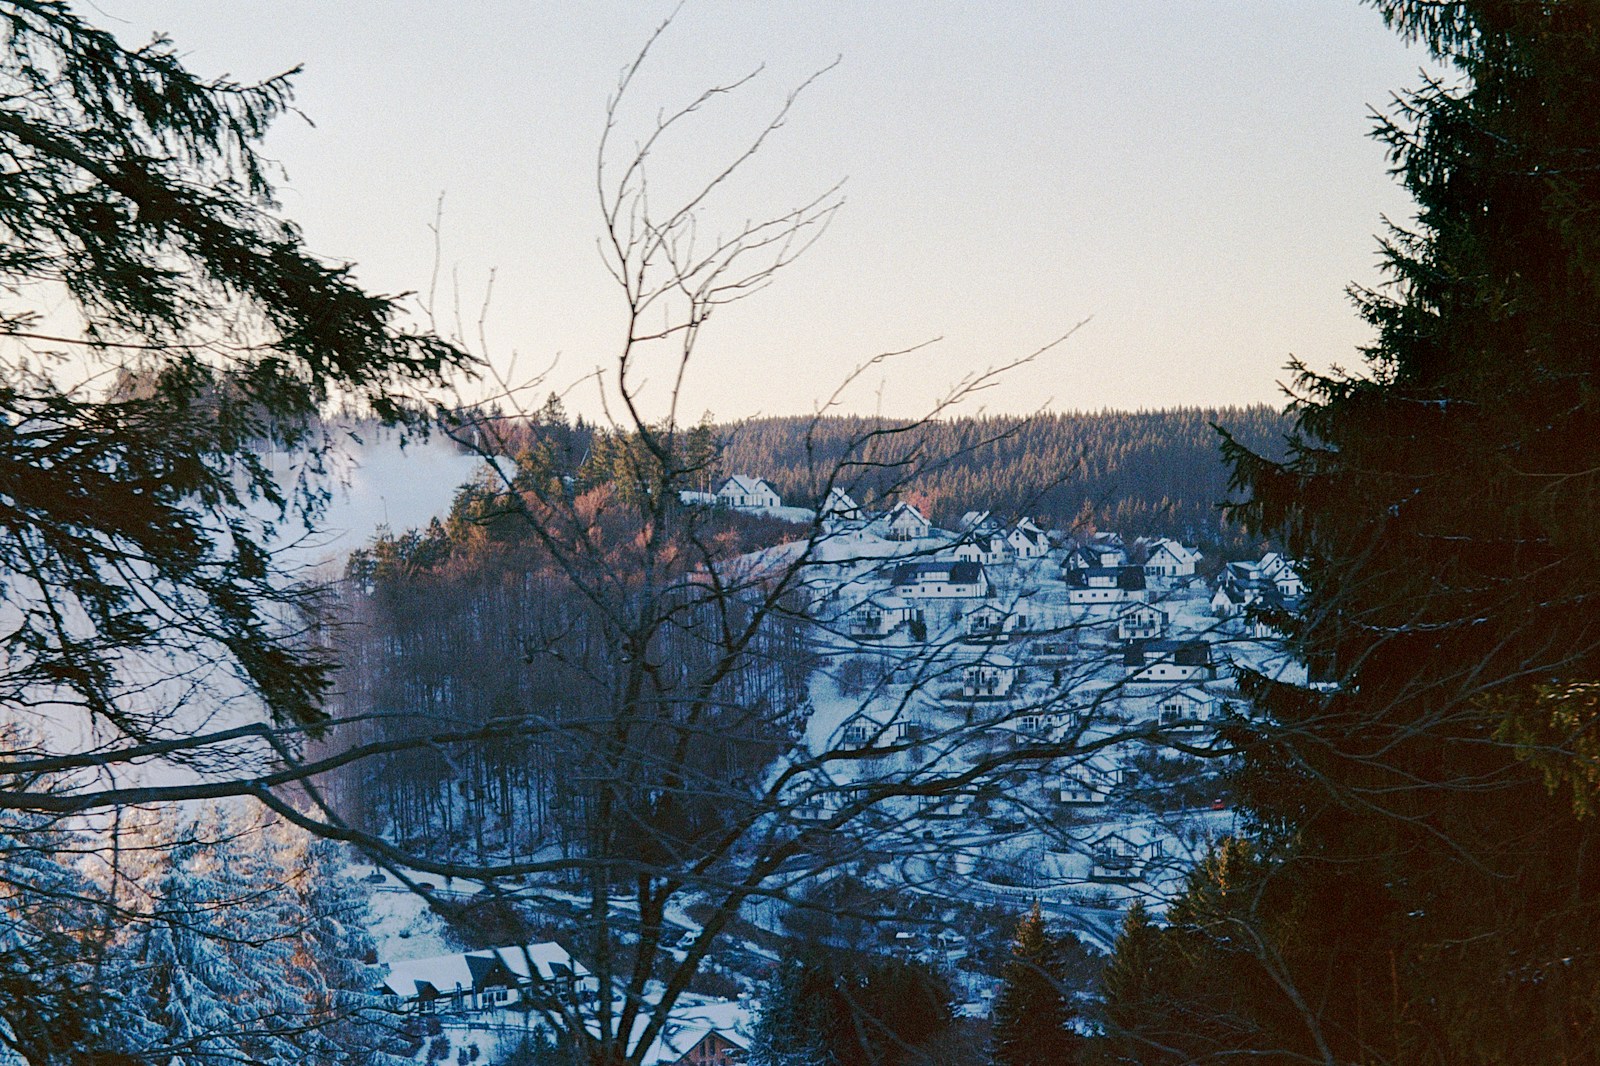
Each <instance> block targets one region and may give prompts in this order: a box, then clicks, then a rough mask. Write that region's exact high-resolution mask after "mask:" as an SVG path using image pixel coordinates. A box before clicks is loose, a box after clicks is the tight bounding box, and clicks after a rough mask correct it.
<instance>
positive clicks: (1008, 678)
mask: <svg viewBox="0 0 1600 1066" xmlns="http://www.w3.org/2000/svg"><path fill="white" fill-rule="evenodd" d="M1016 683H1017V664H1016V662H1015V661H1014V660H1012V659H1011V658H1010V657H1009V656H1006V655H985V656H984V657H983V658H982V659H980V660H978V661H977V662H975V663H971V664H970V665H968V666H967V667H965V668H964V669H963V670H962V672H961V694H962V695H963V696H965V697H966V698H967V699H971V700H1003V699H1005V698H1006V697H1007V696H1009V695H1011V690H1012V688H1013V687H1015V685H1016Z"/></svg>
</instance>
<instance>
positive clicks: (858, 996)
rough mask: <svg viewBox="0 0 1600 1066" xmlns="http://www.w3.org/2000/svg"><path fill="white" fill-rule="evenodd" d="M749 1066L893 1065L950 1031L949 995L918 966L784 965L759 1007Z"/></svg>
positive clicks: (845, 960) (808, 961)
mask: <svg viewBox="0 0 1600 1066" xmlns="http://www.w3.org/2000/svg"><path fill="white" fill-rule="evenodd" d="M761 1007H762V1013H761V1017H760V1018H759V1019H758V1021H757V1027H756V1034H755V1046H754V1047H753V1048H752V1056H751V1058H752V1061H753V1062H754V1063H756V1064H757V1066H899V1064H901V1063H916V1062H919V1061H923V1058H924V1056H923V1053H922V1051H921V1049H923V1048H925V1047H926V1046H928V1045H929V1044H930V1043H931V1042H932V1041H934V1040H935V1038H936V1037H939V1036H940V1035H941V1034H942V1033H944V1032H945V1031H946V1030H947V1029H949V1028H950V1026H951V1024H952V1022H953V1017H952V1014H951V1010H950V988H949V986H948V985H947V984H946V982H945V980H944V978H942V977H941V976H939V975H938V974H937V973H935V972H934V971H932V970H930V969H928V968H927V967H926V966H923V965H921V964H919V963H914V962H907V961H904V960H901V959H895V958H868V957H864V956H854V957H852V956H848V955H841V954H839V953H836V952H835V953H830V954H816V953H811V954H808V955H806V956H805V957H802V958H796V959H791V960H789V961H788V962H786V963H784V964H783V966H781V967H780V968H779V970H778V972H777V973H776V974H775V975H774V976H773V978H772V980H771V982H769V984H768V986H767V989H766V992H765V994H764V995H763V997H762V1001H761Z"/></svg>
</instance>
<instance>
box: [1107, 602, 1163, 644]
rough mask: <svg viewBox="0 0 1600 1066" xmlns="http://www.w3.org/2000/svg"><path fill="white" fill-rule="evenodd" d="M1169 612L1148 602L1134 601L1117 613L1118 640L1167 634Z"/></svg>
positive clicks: (1150, 637) (1149, 637)
mask: <svg viewBox="0 0 1600 1066" xmlns="http://www.w3.org/2000/svg"><path fill="white" fill-rule="evenodd" d="M1168 621H1169V619H1168V618H1167V612H1166V611H1163V610H1162V609H1161V608H1159V607H1152V606H1150V605H1149V604H1148V603H1134V604H1130V605H1128V606H1127V607H1124V608H1123V609H1122V611H1121V612H1120V613H1119V614H1118V615H1117V639H1118V640H1152V639H1154V638H1156V637H1164V636H1166V635H1167V624H1168Z"/></svg>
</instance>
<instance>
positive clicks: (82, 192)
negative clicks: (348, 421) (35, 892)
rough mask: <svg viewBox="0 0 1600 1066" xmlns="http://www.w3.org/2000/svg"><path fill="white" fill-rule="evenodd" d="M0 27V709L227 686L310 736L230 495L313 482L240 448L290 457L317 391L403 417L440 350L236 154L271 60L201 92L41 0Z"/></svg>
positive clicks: (440, 369)
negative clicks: (0, 631)
mask: <svg viewBox="0 0 1600 1066" xmlns="http://www.w3.org/2000/svg"><path fill="white" fill-rule="evenodd" d="M0 39H3V48H0V87H3V103H0V345H3V346H4V349H5V357H4V362H3V364H0V573H3V575H4V580H5V582H6V598H7V600H8V601H9V602H10V603H11V605H12V607H13V610H14V615H13V616H12V618H11V619H8V624H7V626H6V630H5V634H4V637H3V648H4V659H5V665H4V667H3V669H0V701H3V702H4V704H5V705H6V706H8V707H18V706H34V707H37V706H39V705H40V702H41V700H50V699H53V700H56V701H59V702H60V703H63V704H68V705H72V706H75V707H78V708H80V709H82V710H83V711H86V712H87V713H89V714H91V715H93V716H95V717H96V718H97V719H99V720H101V721H103V722H106V723H109V724H110V725H111V726H113V727H114V728H115V729H116V730H118V731H121V732H122V733H124V734H129V735H133V736H136V737H148V736H151V735H155V734H160V733H162V732H164V730H165V727H166V726H167V725H169V724H170V717H171V713H172V711H173V710H174V707H175V705H177V704H178V703H180V702H181V701H182V700H184V699H195V698H196V697H197V695H198V691H204V690H206V689H208V688H210V689H212V690H214V691H225V690H229V689H233V690H237V689H239V688H241V687H242V688H243V689H245V690H248V691H252V692H254V693H256V694H258V695H259V696H261V697H262V698H263V699H264V700H265V702H266V703H267V704H268V705H269V706H270V708H271V710H272V712H273V713H274V715H275V716H276V717H278V718H279V719H281V720H284V721H290V722H301V723H304V722H310V721H314V720H316V719H317V718H318V717H319V715H320V713H321V711H320V706H319V705H320V699H321V696H322V693H323V690H324V688H325V686H326V683H327V676H326V675H327V666H326V664H325V663H324V662H322V661H321V660H320V659H319V658H318V657H317V656H316V655H315V654H314V653H312V652H311V651H309V650H307V649H306V648H305V647H304V646H303V645H302V643H301V642H298V641H295V640H293V639H289V636H290V634H289V632H288V630H287V629H286V626H285V621H286V618H288V617H291V616H286V615H285V613H284V609H285V608H294V607H295V606H297V604H298V602H299V601H298V596H297V594H295V593H293V592H290V591H285V588H286V586H285V584H284V583H283V582H281V581H279V580H277V579H276V578H275V576H274V573H273V570H274V567H273V565H272V561H271V558H270V556H269V553H268V550H267V547H266V546H267V544H268V543H269V541H270V536H271V529H270V526H271V524H272V523H271V522H270V521H267V520H263V519H261V518H251V517H250V513H249V512H248V511H247V509H246V507H247V505H248V504H250V503H251V502H252V501H262V502H264V504H265V505H266V506H265V508H264V509H263V508H259V507H258V509H257V513H258V514H261V513H265V514H269V515H270V514H272V513H274V512H275V513H276V514H278V515H279V517H280V518H281V517H282V516H284V515H285V514H287V513H289V512H290V511H291V510H304V509H307V508H314V507H315V504H316V502H317V493H316V492H315V491H314V490H313V489H311V488H307V487H306V486H304V485H303V486H302V491H291V490H284V489H281V488H280V487H279V485H278V484H277V483H276V482H275V481H274V480H273V478H272V477H271V476H270V474H269V471H268V470H267V467H266V463H265V461H264V460H263V459H262V458H261V455H260V454H259V453H258V452H257V451H256V449H257V448H258V447H264V446H266V445H269V444H270V445H275V446H277V447H279V448H288V449H293V448H296V447H298V446H301V445H307V444H311V445H314V444H315V441H314V440H313V439H312V434H313V433H314V432H316V429H315V425H316V423H315V420H314V418H313V416H314V415H316V414H317V413H318V412H319V411H320V410H322V409H323V408H324V407H325V406H326V405H327V404H329V403H331V402H342V403H345V404H348V405H352V406H355V407H358V408H364V409H366V410H368V411H370V412H372V413H375V414H376V415H378V416H380V417H382V418H384V419H389V420H394V419H398V418H401V417H402V416H403V415H405V414H406V411H407V397H408V395H411V394H413V393H415V392H416V389H417V387H419V386H426V385H429V384H435V383H438V382H439V381H440V380H441V376H442V375H443V374H444V373H446V372H447V371H448V370H450V369H451V368H453V367H456V366H458V365H460V364H462V363H463V356H462V355H461V353H460V352H459V351H457V350H456V349H455V348H453V347H451V346H449V345H447V344H445V343H443V342H441V341H439V340H437V339H435V338H432V337H430V336H424V335H418V334H412V333H408V332H406V331H404V330H403V329H400V328H398V327H397V319H398V309H397V305H396V303H395V302H394V300H393V299H391V298H388V297H381V296H373V295H370V294H368V293H366V292H364V291H363V290H362V289H361V288H359V287H358V286H357V285H356V284H355V283H354V282H353V280H352V279H351V277H350V272H349V268H348V267H345V266H335V265H329V264H327V263H324V262H322V261H320V260H318V259H317V258H315V257H313V256H312V255H311V254H309V253H308V252H307V250H306V249H305V247H304V245H303V243H302V240H301V237H300V234H299V232H298V231H297V230H296V229H295V228H294V227H293V226H292V225H290V224H289V223H287V222H284V221H282V220H281V219H280V218H278V217H277V216H276V214H275V209H276V207H277V205H276V203H275V201H274V199H273V194H272V187H271V183H270V181H269V180H268V174H267V169H266V165H265V163H264V161H263V160H262V159H261V158H260V156H259V155H258V154H257V150H256V145H257V142H258V141H259V139H260V138H261V136H262V134H263V133H264V131H265V130H266V129H267V127H268V125H269V124H270V123H271V122H272V121H273V120H274V119H275V118H277V117H279V116H280V115H282V114H283V113H284V112H285V111H286V110H287V109H288V108H289V104H290V81H289V78H290V76H291V75H292V74H293V72H292V71H291V72H289V73H288V74H284V75H281V76H279V77H276V78H272V79H270V80H268V81H265V82H262V83H260V84H256V85H241V84H236V83H233V82H230V81H206V80H202V79H200V78H197V77H195V76H194V75H192V74H190V73H189V72H188V71H186V70H185V69H184V67H183V65H182V64H181V62H180V61H179V59H178V56H177V54H176V53H175V51H174V50H173V47H172V45H171V44H170V43H169V42H167V41H166V40H164V39H160V38H157V39H156V40H154V41H152V42H150V43H149V44H148V45H146V46H144V47H142V48H137V49H129V48H125V47H123V46H122V45H121V44H119V43H118V42H117V40H116V39H115V38H114V37H112V36H111V35H110V34H108V33H106V32H104V31H102V30H99V29H96V28H94V27H93V26H90V25H88V24H87V23H85V22H84V21H82V20H81V19H80V18H79V17H78V16H77V15H76V14H74V13H73V12H72V10H71V9H70V8H69V7H68V6H67V5H66V4H64V3H60V2H56V0H10V2H6V3H0ZM45 309H48V311H46V310H45ZM196 663H199V664H209V665H207V666H206V667H205V668H201V667H197V666H196ZM151 670H154V671H157V672H158V673H160V674H165V675H169V676H178V677H181V678H182V683H181V684H179V685H178V686H177V687H176V689H166V688H152V687H151V685H150V681H151V673H150V671H151ZM130 675H138V676H136V677H134V676H130ZM221 675H227V676H226V678H223V677H222V676H221ZM46 705H47V706H48V704H46Z"/></svg>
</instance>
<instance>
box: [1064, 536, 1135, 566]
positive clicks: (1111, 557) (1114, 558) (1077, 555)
mask: <svg viewBox="0 0 1600 1066" xmlns="http://www.w3.org/2000/svg"><path fill="white" fill-rule="evenodd" d="M1074 560H1077V561H1076V562H1075V561H1074ZM1127 562H1128V550H1127V548H1126V546H1124V545H1123V543H1122V538H1121V537H1119V536H1117V535H1116V534H1115V533H1093V534H1090V535H1089V536H1088V537H1087V538H1085V539H1084V540H1082V541H1080V542H1079V543H1078V545H1077V546H1076V547H1075V548H1074V549H1073V551H1072V552H1071V553H1070V554H1069V555H1068V556H1067V565H1068V566H1124V565H1126V564H1127Z"/></svg>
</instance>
